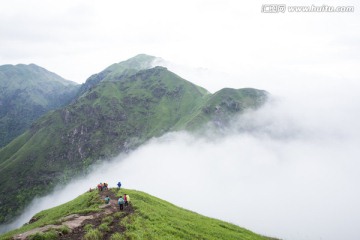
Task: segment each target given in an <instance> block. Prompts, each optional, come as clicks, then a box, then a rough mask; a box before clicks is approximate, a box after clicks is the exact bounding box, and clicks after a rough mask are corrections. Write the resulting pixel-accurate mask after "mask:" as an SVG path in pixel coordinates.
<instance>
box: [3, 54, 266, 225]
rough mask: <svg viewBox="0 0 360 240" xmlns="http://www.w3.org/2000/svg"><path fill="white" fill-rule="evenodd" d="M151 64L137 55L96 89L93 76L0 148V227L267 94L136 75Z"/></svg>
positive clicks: (158, 70)
mask: <svg viewBox="0 0 360 240" xmlns="http://www.w3.org/2000/svg"><path fill="white" fill-rule="evenodd" d="M144 59H145V60H144ZM151 59H152V58H151V57H147V56H146V55H139V56H136V57H135V59H132V60H127V61H125V62H121V63H119V64H115V65H112V66H110V67H109V68H107V69H106V70H104V71H103V72H102V73H101V74H100V75H101V78H99V80H98V81H97V82H96V83H94V82H93V79H94V77H90V78H89V80H88V81H87V83H85V84H84V86H85V85H87V86H88V88H86V89H87V90H84V89H85V88H83V90H84V91H85V92H84V93H82V94H79V95H78V98H77V99H75V100H74V101H72V102H71V103H70V104H69V105H67V106H65V107H63V108H61V109H58V110H55V111H52V112H49V113H48V114H46V115H45V116H43V117H41V118H40V119H39V120H37V121H36V122H35V123H33V124H32V125H31V127H30V129H29V130H27V131H26V132H24V133H23V134H22V135H21V136H19V137H17V138H16V139H14V140H13V141H12V142H10V143H9V144H8V145H6V146H5V147H4V148H2V149H0V202H1V206H0V222H5V221H9V220H10V219H12V218H13V217H14V216H15V215H18V214H19V213H20V212H21V211H22V208H23V207H24V206H26V204H29V203H30V202H31V199H33V198H34V197H35V196H37V195H42V194H45V193H47V192H48V191H50V190H51V189H53V187H54V186H55V184H59V183H61V184H65V183H66V182H67V181H69V180H70V179H71V178H72V177H74V176H77V175H79V174H82V173H84V172H85V171H86V170H87V169H88V168H89V166H91V165H92V164H94V163H96V162H100V161H102V160H104V159H109V158H111V157H113V156H115V155H117V154H119V153H121V152H127V151H130V150H132V149H135V148H136V147H138V146H140V145H141V144H142V143H144V142H145V141H147V140H149V139H150V138H152V137H157V136H161V135H162V134H164V133H167V132H170V131H178V130H191V131H199V129H201V127H202V126H204V124H209V125H213V126H215V127H218V128H222V127H225V126H226V125H227V123H228V122H229V121H231V117H232V116H234V115H235V114H240V113H241V112H243V111H245V110H246V109H250V108H257V107H259V106H261V105H262V104H263V103H264V102H265V101H266V96H267V93H266V92H265V91H262V90H256V89H250V88H246V89H238V90H236V89H222V90H220V91H218V92H217V93H215V94H210V93H209V92H208V91H207V90H205V89H204V88H202V87H199V86H196V85H194V84H192V83H190V82H188V81H186V80H185V79H182V78H181V77H179V76H178V75H176V74H175V73H172V72H170V71H169V70H167V69H166V68H164V67H154V68H150V69H145V70H137V69H140V68H142V67H146V66H149V64H150V63H149V61H151ZM143 60H144V61H145V62H142V61H143ZM127 67H131V68H127ZM124 69H127V70H124ZM124 72H127V74H124ZM130 72H131V74H128V73H130ZM89 81H90V82H91V83H92V84H90V85H89ZM14 199H16V200H15V201H14Z"/></svg>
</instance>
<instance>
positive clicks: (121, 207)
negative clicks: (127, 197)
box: [118, 196, 125, 211]
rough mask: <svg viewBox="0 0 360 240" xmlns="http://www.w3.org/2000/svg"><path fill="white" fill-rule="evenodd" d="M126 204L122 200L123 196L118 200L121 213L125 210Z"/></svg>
mask: <svg viewBox="0 0 360 240" xmlns="http://www.w3.org/2000/svg"><path fill="white" fill-rule="evenodd" d="M124 203H125V201H124V199H123V198H122V196H120V198H119V200H118V204H119V208H120V211H122V210H124Z"/></svg>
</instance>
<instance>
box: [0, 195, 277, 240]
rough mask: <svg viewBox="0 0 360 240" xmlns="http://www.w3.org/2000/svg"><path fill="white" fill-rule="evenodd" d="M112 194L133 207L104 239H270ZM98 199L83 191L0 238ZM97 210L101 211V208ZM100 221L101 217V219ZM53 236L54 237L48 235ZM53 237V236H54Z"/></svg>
mask: <svg viewBox="0 0 360 240" xmlns="http://www.w3.org/2000/svg"><path fill="white" fill-rule="evenodd" d="M112 191H114V192H115V195H116V196H120V195H123V194H124V193H127V194H128V195H130V197H131V205H132V208H133V209H134V211H133V213H132V214H128V215H126V216H124V217H122V218H121V221H119V222H117V223H116V224H117V225H118V226H117V227H118V228H119V227H120V228H121V229H124V230H123V231H122V232H116V230H115V229H117V228H116V227H115V226H111V225H109V226H107V229H106V230H105V231H106V232H107V236H108V239H113V240H116V239H208V240H211V239H214V240H215V239H216V240H218V239H234V240H235V239H236V240H241V239H243V240H260V239H270V238H268V237H264V236H261V235H258V234H255V233H253V232H251V231H249V230H246V229H244V228H241V227H238V226H236V225H233V224H230V223H226V222H223V221H220V220H216V219H212V218H208V217H204V216H202V215H199V214H197V213H194V212H191V211H188V210H185V209H182V208H179V207H177V206H175V205H173V204H171V203H168V202H166V201H164V200H161V199H159V198H156V197H153V196H150V195H149V194H146V193H143V192H140V191H135V190H127V189H122V190H121V191H118V190H117V189H112ZM100 204H101V199H100V197H99V194H98V193H97V191H94V192H91V193H85V194H83V195H81V196H79V197H78V198H76V199H74V200H72V201H70V202H68V203H66V204H63V205H60V206H58V207H54V208H52V209H48V210H45V211H42V212H40V213H38V214H36V215H35V216H34V218H35V219H38V220H37V221H36V222H34V223H32V224H27V225H25V226H23V227H21V228H19V229H17V230H14V231H11V232H8V233H6V234H4V235H2V236H0V239H1V240H3V239H11V237H12V236H13V235H15V234H19V233H23V232H26V231H28V230H30V229H33V228H36V227H39V226H44V225H48V224H61V220H60V219H61V218H62V217H65V216H68V215H69V214H72V213H81V214H85V213H89V212H95V211H99V210H100V209H99V208H98V206H99V205H100ZM100 211H103V210H102V209H101V210H100ZM118 214H119V212H115V213H113V214H112V215H110V217H109V216H108V217H105V218H112V217H114V218H116V216H117V215H118ZM103 220H104V219H103ZM101 226H102V227H104V225H103V224H102V225H100V226H99V227H98V228H96V229H95V228H94V229H92V230H91V231H90V232H88V234H87V235H85V236H84V238H83V239H88V238H87V236H89V233H95V232H98V233H99V234H100V232H104V230H103V229H101ZM83 227H85V228H86V226H83ZM102 236H103V235H101V234H100V235H99V236H98V237H96V235H95V234H94V235H93V236H92V237H91V238H89V239H99V240H100V239H103V238H102ZM49 239H54V238H49ZM55 239H56V238H55Z"/></svg>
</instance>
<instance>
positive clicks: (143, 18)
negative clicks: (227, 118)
mask: <svg viewBox="0 0 360 240" xmlns="http://www.w3.org/2000/svg"><path fill="white" fill-rule="evenodd" d="M272 2H274V1H270V0H269V1H261V2H258V1H254V2H251V3H240V2H239V1H226V2H225V3H224V1H222V2H220V1H191V2H190V1H181V2H175V3H174V2H171V3H170V2H166V1H151V2H150V1H144V2H142V1H131V2H122V1H121V2H120V1H107V2H106V3H101V4H100V3H98V2H95V1H62V2H58V3H47V4H46V3H44V2H43V1H35V0H32V1H21V0H16V1H11V2H8V3H5V4H3V5H2V8H1V9H0V31H1V39H0V44H1V46H2V48H1V49H0V64H6V63H19V62H24V63H30V62H34V63H37V64H38V65H41V66H43V67H46V68H48V69H49V70H51V71H54V72H56V73H58V74H60V75H62V76H64V77H66V78H68V79H72V80H76V81H84V80H85V79H86V78H87V77H88V76H90V75H91V74H93V73H95V72H99V71H101V70H102V69H104V68H105V67H107V66H108V65H110V64H111V63H114V62H119V61H121V60H125V59H126V58H129V57H132V56H134V55H136V54H138V53H148V54H152V55H156V56H159V57H162V58H164V59H166V60H170V61H171V63H169V62H166V63H164V64H165V65H166V66H167V67H168V68H169V69H170V70H173V71H174V72H176V73H177V74H179V75H180V76H182V77H184V78H185V79H188V80H190V81H192V82H194V83H196V84H198V85H201V86H204V87H205V88H207V89H209V90H210V91H212V92H214V91H216V90H218V89H220V88H223V87H234V88H241V87H256V88H260V89H264V90H267V91H269V92H270V93H272V94H273V95H274V96H277V97H278V99H277V100H276V101H275V103H273V105H268V106H267V107H265V108H263V109H261V110H260V111H257V112H250V113H248V114H246V115H244V116H242V117H241V118H240V119H239V121H236V122H235V123H234V126H233V127H234V129H242V130H244V129H245V130H246V131H245V132H242V133H238V132H237V130H236V131H235V130H234V132H232V133H231V134H228V135H226V136H223V137H221V138H218V139H215V140H214V139H213V140H210V141H209V140H208V139H206V138H196V137H194V136H191V135H188V134H185V133H180V134H171V135H167V136H165V137H164V138H161V139H155V140H153V141H152V142H150V143H149V144H147V145H146V146H143V147H142V148H140V149H139V150H137V151H135V152H133V153H132V154H131V155H129V156H127V157H125V158H121V159H120V158H119V159H117V160H116V163H114V165H111V166H112V167H109V166H106V167H105V166H104V167H101V168H100V170H98V171H97V172H95V173H94V174H93V175H91V176H89V177H88V178H87V179H85V180H83V181H80V182H76V183H75V184H77V186H79V187H77V188H75V189H76V191H74V188H72V187H71V186H72V185H70V186H69V187H68V188H67V189H66V190H64V191H62V192H57V193H56V199H59V200H61V201H67V200H69V199H71V198H73V197H75V196H77V195H78V194H79V193H80V192H82V191H85V190H87V189H88V187H89V185H94V184H96V183H97V182H98V181H99V180H104V181H105V179H104V178H105V177H104V176H107V179H108V182H110V183H113V184H115V183H116V182H117V181H118V179H121V180H123V182H124V185H125V187H129V188H136V189H140V190H144V191H147V192H149V193H151V194H154V195H156V196H158V197H162V198H164V199H167V200H169V201H171V202H174V203H176V204H178V205H180V206H182V207H185V208H189V209H192V210H195V211H197V212H200V213H203V214H206V215H209V216H213V217H218V218H221V219H224V220H227V221H231V222H234V223H236V224H239V225H241V226H244V227H247V228H250V229H251V230H253V231H256V232H259V233H262V234H265V235H272V236H277V237H280V238H284V239H321V238H322V239H359V238H360V236H359V234H358V229H359V227H360V226H359V224H358V223H359V222H360V221H359V220H360V219H359V216H360V214H359V213H360V209H359V207H358V202H359V200H360V199H359V198H360V193H359V191H358V190H357V189H358V187H357V183H358V182H359V180H360V179H359V176H358V169H359V166H360V165H359V162H358V156H359V150H358V145H359V142H360V128H359V126H358V125H359V124H358V122H359V120H360V116H359V112H360V105H359V102H360V101H359V96H358V89H359V75H360V74H359V73H360V72H359V69H360V66H359V64H360V62H359V59H358V56H359V54H360V52H359V50H360V49H359V47H358V44H357V43H358V39H359V38H360V36H359V35H360V33H359V32H358V31H356V29H358V28H359V23H358V22H359V14H358V10H359V9H360V8H359V7H360V6H359V3H358V2H355V1H346V2H344V1H343V2H340V1H327V4H329V5H334V6H337V5H354V6H355V13H342V14H339V13H312V14H305V13H303V14H301V13H299V14H290V13H284V14H262V13H261V5H262V4H269V3H272ZM276 3H278V2H276ZM44 4H45V5H44ZM288 4H290V3H288ZM291 4H293V5H305V4H318V2H317V1H315V2H314V1H292V3H291ZM319 4H320V3H319ZM28 9H32V11H28ZM160 153H161V154H160ZM113 170H114V171H113ZM68 189H72V190H71V191H70V190H68ZM217 198H220V199H224V200H219V202H223V203H222V204H220V205H219V206H218V207H214V205H216V204H214V199H217ZM51 199H53V198H51ZM61 201H60V202H61ZM45 202H46V203H49V202H53V204H57V203H59V202H57V201H55V200H54V201H53V200H50V201H49V200H48V199H45ZM39 206H40V207H38V208H34V211H33V212H32V213H35V211H37V210H39V209H42V208H44V206H43V205H42V204H40V205H39ZM30 215H31V214H30Z"/></svg>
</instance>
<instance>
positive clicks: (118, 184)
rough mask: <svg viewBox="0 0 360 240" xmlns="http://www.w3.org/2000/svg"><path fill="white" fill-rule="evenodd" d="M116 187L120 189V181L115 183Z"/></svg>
mask: <svg viewBox="0 0 360 240" xmlns="http://www.w3.org/2000/svg"><path fill="white" fill-rule="evenodd" d="M117 186H118V188H119V189H120V187H121V182H120V181H119V182H118V183H117Z"/></svg>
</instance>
